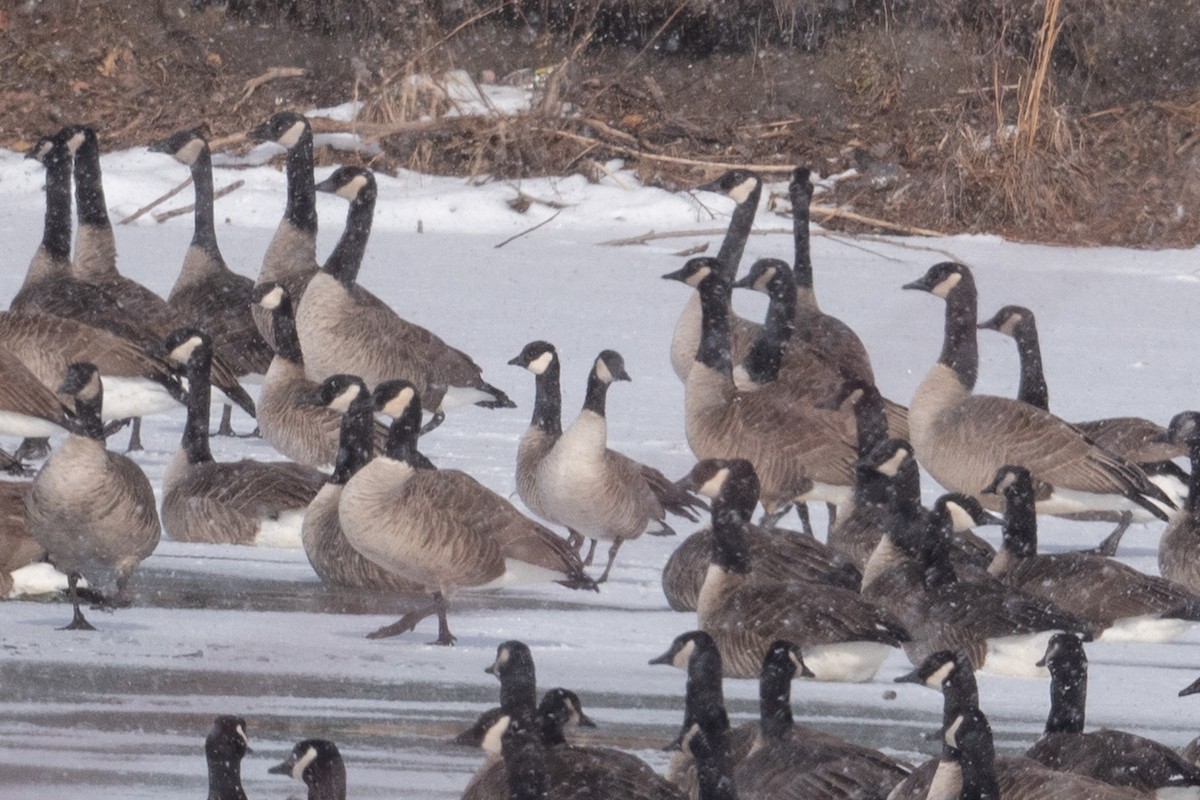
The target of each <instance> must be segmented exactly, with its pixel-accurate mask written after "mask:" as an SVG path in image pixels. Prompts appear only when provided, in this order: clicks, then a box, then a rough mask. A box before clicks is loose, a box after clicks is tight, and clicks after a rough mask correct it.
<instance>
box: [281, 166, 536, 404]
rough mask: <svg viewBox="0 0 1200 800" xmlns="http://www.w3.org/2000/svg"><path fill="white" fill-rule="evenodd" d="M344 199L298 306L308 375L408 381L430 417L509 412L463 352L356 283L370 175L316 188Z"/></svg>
mask: <svg viewBox="0 0 1200 800" xmlns="http://www.w3.org/2000/svg"><path fill="white" fill-rule="evenodd" d="M316 188H317V189H318V190H321V191H328V192H333V193H336V194H338V195H339V196H342V197H345V198H346V199H348V200H349V201H350V210H349V212H348V214H347V218H346V227H345V229H344V230H343V232H342V236H341V238H340V239H339V240H338V244H337V247H335V249H334V251H333V253H332V254H330V256H329V258H328V259H327V261H326V262H325V265H324V266H323V267H322V268H321V270H320V271H319V272H318V273H317V274H316V275H315V276H313V278H312V280H311V281H310V282H309V284H308V288H307V289H306V290H305V294H304V297H303V298H302V299H301V300H300V301H299V304H298V305H297V307H296V330H297V333H298V334H299V338H300V346H301V348H302V349H303V351H304V364H305V369H306V370H307V372H308V374H309V377H310V378H312V379H313V380H324V379H325V378H327V377H329V376H330V375H333V374H336V373H339V372H349V373H351V374H355V375H358V376H360V377H361V378H362V379H363V380H364V381H366V382H367V384H368V385H370V386H376V385H378V384H380V383H382V382H384V381H387V380H407V381H408V382H410V383H412V384H413V385H414V386H415V387H417V390H418V391H419V392H420V393H421V395H422V397H424V398H426V399H425V401H424V402H425V405H426V407H427V408H428V409H429V410H431V411H433V412H434V418H435V423H434V424H433V425H434V426H436V424H437V423H438V422H440V421H441V419H442V418H443V417H444V414H445V411H447V410H449V409H452V408H456V407H459V406H462V405H478V406H482V407H484V408H512V407H513V406H514V404H513V402H512V401H511V400H509V399H508V396H507V395H505V394H504V392H502V391H500V390H499V389H497V388H496V387H494V386H492V385H491V384H489V383H487V382H486V381H484V380H483V371H482V370H481V369H480V368H479V366H478V365H477V364H476V363H475V362H474V361H472V360H471V357H470V356H468V355H467V354H466V353H464V352H462V351H461V350H457V349H455V348H453V347H451V346H450V345H448V344H446V343H445V342H444V341H442V340H441V339H440V338H438V337H437V336H436V335H434V334H433V333H431V332H430V331H428V330H426V329H425V328H422V327H421V326H419V325H415V324H413V323H411V322H408V321H406V320H404V319H401V318H400V316H399V315H398V314H396V312H395V311H393V310H392V309H391V307H389V306H388V305H387V304H386V303H384V302H383V301H382V300H380V299H379V298H378V297H376V296H375V295H373V294H372V293H371V292H369V291H367V290H366V289H364V288H363V287H362V286H360V285H359V284H358V282H357V278H358V271H359V268H360V267H361V266H362V259H363V254H364V253H365V251H366V245H367V239H368V238H369V236H370V233H371V224H372V217H373V215H374V212H375V198H376V193H377V190H376V185H375V178H374V176H373V175H372V173H371V172H370V171H369V170H365V169H361V168H358V167H342V168H340V169H339V170H337V171H336V172H335V173H334V174H333V175H331V176H330V177H329V178H328V179H326V180H325V181H322V182H321V184H320V185H319V186H317V187H316Z"/></svg>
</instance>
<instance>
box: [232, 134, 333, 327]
mask: <svg viewBox="0 0 1200 800" xmlns="http://www.w3.org/2000/svg"><path fill="white" fill-rule="evenodd" d="M247 136H248V137H249V139H250V140H251V141H256V142H274V143H275V144H277V145H279V146H280V147H283V148H284V149H286V150H287V161H286V170H287V205H286V206H285V207H284V210H283V219H282V220H280V222H279V227H278V228H276V229H275V236H274V237H273V238H272V239H271V243H270V244H269V245H268V246H267V252H266V254H265V255H264V256H263V264H262V269H261V270H260V271H259V273H258V279H257V280H256V281H255V282H254V285H255V286H258V285H259V284H262V283H266V282H268V281H270V282H273V283H278V284H280V285H282V286H283V288H284V289H286V290H287V293H288V296H289V297H291V298H292V302H293V303H295V304H297V305H299V303H300V298H301V297H303V296H304V289H305V287H307V286H308V282H309V280H310V279H311V278H312V276H313V275H315V274H317V192H316V189H315V188H314V187H315V186H316V178H315V177H313V136H312V126H311V125H310V124H309V122H308V118H307V117H305V116H304V115H302V114H297V113H296V112H294V111H280V112H278V113H276V114H274V115H272V116H271V118H270V119H269V120H267V121H266V122H264V123H263V124H262V125H259V126H258V127H257V128H255V129H254V130H252V131H250V132H249V133H248V134H247ZM250 312H251V315H252V316H253V317H254V324H255V325H257V326H258V332H259V333H260V334H262V337H263V338H264V339H266V340H267V343H268V344H272V345H273V344H274V341H273V340H272V338H271V316H270V314H268V313H266V312H264V311H263V310H262V309H259V308H255V307H254V306H251V307H250Z"/></svg>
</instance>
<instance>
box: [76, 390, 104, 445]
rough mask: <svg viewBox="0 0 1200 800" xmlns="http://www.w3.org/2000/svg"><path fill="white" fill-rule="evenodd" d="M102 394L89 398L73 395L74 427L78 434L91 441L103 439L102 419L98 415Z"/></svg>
mask: <svg viewBox="0 0 1200 800" xmlns="http://www.w3.org/2000/svg"><path fill="white" fill-rule="evenodd" d="M103 402H104V398H103V394H100V395H97V396H96V397H93V398H91V399H88V398H84V397H79V396H76V397H75V429H76V432H77V433H78V434H79V435H80V436H84V437H86V438H88V439H92V440H93V441H97V442H103V441H104V438H105V437H104V420H103V419H101V417H100V409H101V407H102V405H103Z"/></svg>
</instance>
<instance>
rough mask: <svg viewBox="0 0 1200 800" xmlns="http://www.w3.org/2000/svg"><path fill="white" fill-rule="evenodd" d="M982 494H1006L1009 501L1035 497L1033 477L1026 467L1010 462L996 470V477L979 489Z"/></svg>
mask: <svg viewBox="0 0 1200 800" xmlns="http://www.w3.org/2000/svg"><path fill="white" fill-rule="evenodd" d="M979 492H980V494H1000V495H1004V498H1005V500H1006V501H1007V502H1009V503H1011V502H1013V501H1014V500H1017V499H1025V498H1028V499H1032V498H1033V477H1032V476H1031V475H1030V474H1029V470H1027V469H1025V467H1022V466H1018V465H1015V464H1008V465H1005V466H1003V467H1001V468H1000V469H999V470H997V471H996V477H995V478H993V479H992V482H991V483H989V484H988V485H987V486H985V487H983V488H982V489H980V490H979Z"/></svg>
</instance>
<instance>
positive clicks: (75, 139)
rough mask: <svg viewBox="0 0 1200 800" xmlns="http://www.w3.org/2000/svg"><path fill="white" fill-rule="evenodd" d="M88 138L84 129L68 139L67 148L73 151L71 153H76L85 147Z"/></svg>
mask: <svg viewBox="0 0 1200 800" xmlns="http://www.w3.org/2000/svg"><path fill="white" fill-rule="evenodd" d="M86 139H87V137H86V136H84V134H83V131H79V132H78V133H76V134H75V135H74V136H72V137H71V138H70V139H67V149H68V150H70V151H71V155H74V154H75V153H76V151H78V150H79V148H81V147H83V143H84V141H85V140H86Z"/></svg>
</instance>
